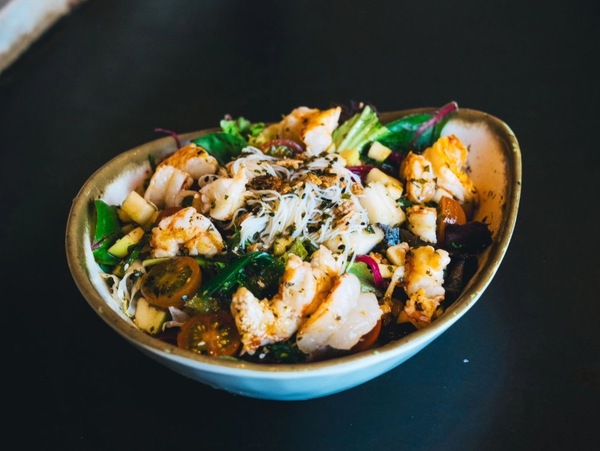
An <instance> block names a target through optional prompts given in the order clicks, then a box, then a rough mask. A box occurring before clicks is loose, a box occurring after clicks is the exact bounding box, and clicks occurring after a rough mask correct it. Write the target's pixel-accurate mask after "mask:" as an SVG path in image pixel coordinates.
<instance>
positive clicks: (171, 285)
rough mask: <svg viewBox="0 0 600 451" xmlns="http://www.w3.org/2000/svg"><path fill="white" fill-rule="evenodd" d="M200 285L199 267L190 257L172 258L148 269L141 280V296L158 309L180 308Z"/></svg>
mask: <svg viewBox="0 0 600 451" xmlns="http://www.w3.org/2000/svg"><path fill="white" fill-rule="evenodd" d="M201 283H202V272H201V271H200V265H198V262H197V261H196V260H195V259H193V258H192V257H174V258H171V259H169V260H165V261H164V262H161V263H158V264H156V265H154V266H153V267H152V268H150V271H148V272H147V273H146V274H145V275H144V277H143V279H142V286H141V290H142V295H143V296H144V297H145V298H146V300H147V301H148V302H149V303H150V304H153V305H156V306H158V307H163V308H167V307H177V308H182V307H183V306H184V304H185V301H186V300H187V299H190V298H191V297H193V296H194V295H195V294H196V292H197V291H198V288H200V284H201Z"/></svg>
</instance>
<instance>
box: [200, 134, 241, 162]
mask: <svg viewBox="0 0 600 451" xmlns="http://www.w3.org/2000/svg"><path fill="white" fill-rule="evenodd" d="M192 142H193V143H194V144H196V145H198V146H200V147H202V148H203V149H205V150H206V151H207V152H208V153H209V154H211V155H212V156H213V157H215V158H216V159H217V161H218V162H219V163H220V164H221V165H225V164H227V163H228V162H230V161H231V160H232V159H234V158H236V157H238V156H239V155H240V154H241V153H242V149H243V148H244V147H246V146H247V145H248V142H247V141H246V140H244V139H243V138H241V137H239V136H236V135H232V134H230V133H225V132H213V133H208V134H206V135H203V136H201V137H200V138H196V139H192Z"/></svg>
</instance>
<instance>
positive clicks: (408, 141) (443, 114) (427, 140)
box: [377, 102, 458, 153]
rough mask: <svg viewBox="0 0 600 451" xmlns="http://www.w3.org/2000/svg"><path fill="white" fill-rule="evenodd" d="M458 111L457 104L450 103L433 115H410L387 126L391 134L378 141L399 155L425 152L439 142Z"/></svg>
mask: <svg viewBox="0 0 600 451" xmlns="http://www.w3.org/2000/svg"><path fill="white" fill-rule="evenodd" d="M457 109H458V105H457V104H456V102H450V103H447V104H446V105H444V106H443V107H441V108H440V109H439V110H437V111H435V112H433V113H414V114H409V115H408V116H404V117H402V118H400V119H397V120H395V121H393V122H390V123H389V124H386V125H385V126H386V128H387V129H388V130H389V133H387V134H386V135H384V136H382V137H381V138H379V139H378V140H377V141H379V142H380V143H381V144H383V145H384V146H387V147H389V148H390V149H392V150H394V151H395V152H399V153H407V152H408V151H410V150H412V151H413V152H417V153H420V152H423V151H424V150H425V149H426V148H428V147H430V146H431V145H432V144H433V143H434V142H435V141H437V140H438V138H439V137H440V134H441V132H442V128H443V127H444V125H446V122H448V119H449V118H450V116H451V114H452V113H453V112H454V111H456V110H457Z"/></svg>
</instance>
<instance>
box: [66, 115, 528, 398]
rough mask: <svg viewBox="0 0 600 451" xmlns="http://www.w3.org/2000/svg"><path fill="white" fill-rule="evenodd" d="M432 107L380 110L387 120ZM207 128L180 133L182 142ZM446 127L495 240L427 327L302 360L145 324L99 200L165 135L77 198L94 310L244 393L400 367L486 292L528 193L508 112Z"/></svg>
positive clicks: (78, 240) (76, 227)
mask: <svg viewBox="0 0 600 451" xmlns="http://www.w3.org/2000/svg"><path fill="white" fill-rule="evenodd" d="M432 110H433V109H430V108H421V109H413V110H404V111H395V112H388V113H382V114H381V119H382V122H383V123H386V122H389V121H391V120H393V119H396V118H399V117H401V116H404V115H406V114H411V113H415V112H425V111H432ZM199 133H201V132H193V133H188V134H186V135H183V136H181V137H180V138H181V140H182V142H185V141H186V140H189V139H192V138H195V137H197V136H198V135H199ZM442 134H443V135H447V134H455V135H457V136H458V137H459V138H460V139H461V140H462V141H463V143H464V144H465V145H466V146H467V147H468V149H469V160H468V163H469V167H470V170H471V172H470V176H471V178H472V180H473V181H474V183H475V186H476V187H477V188H478V190H479V192H480V194H481V205H480V207H479V209H478V211H477V213H476V216H475V218H474V219H476V220H483V219H485V222H487V223H488V224H489V226H490V229H491V230H492V234H493V240H494V241H493V244H492V245H491V246H490V247H488V248H487V249H486V251H485V252H484V253H483V254H482V255H481V256H480V258H479V268H478V270H477V272H476V274H475V275H474V277H473V278H472V279H471V281H470V282H469V283H468V285H467V286H466V287H465V289H464V291H463V292H462V294H461V295H460V297H459V298H458V299H457V300H456V301H455V302H454V303H453V304H452V305H451V306H450V307H449V308H448V309H447V310H446V312H445V313H444V314H443V315H442V316H441V317H440V318H438V319H436V320H435V321H434V322H433V323H432V324H431V325H429V326H428V327H426V328H424V329H421V330H418V331H416V332H414V333H412V334H410V335H408V336H406V337H404V338H401V339H399V340H397V341H394V342H391V343H389V344H387V345H384V346H382V347H380V348H377V349H372V350H368V351H364V352H362V353H358V354H354V355H350V356H346V357H341V358H335V359H332V360H327V361H322V362H313V363H303V364H254V363H248V362H241V361H240V362H236V361H229V360H221V359H215V358H211V357H208V356H202V355H198V354H195V353H192V352H188V351H185V350H182V349H179V348H177V347H176V346H172V345H170V344H167V343H165V342H163V341H160V340H158V339H156V338H152V337H151V336H149V335H147V334H145V333H143V332H142V331H140V330H139V329H138V328H137V327H136V326H135V325H134V324H133V323H132V322H131V320H129V319H128V318H127V317H126V316H125V315H124V314H123V313H122V312H121V311H120V309H119V308H118V306H117V305H116V304H115V303H114V302H113V301H112V299H111V297H110V294H109V291H108V289H107V287H106V284H105V282H104V280H103V279H102V278H101V277H100V269H99V267H98V265H97V264H96V263H95V261H94V258H93V256H92V252H91V246H90V244H91V233H92V226H93V224H92V222H91V218H92V217H93V215H92V211H93V206H92V205H93V204H92V202H91V201H93V200H94V199H97V198H103V199H104V200H106V201H107V202H108V203H112V204H119V203H120V202H121V201H122V200H123V199H124V198H125V196H126V195H127V194H128V193H129V191H130V190H131V189H132V188H133V187H134V186H136V185H138V184H139V183H140V182H141V180H143V178H144V177H145V175H146V173H147V171H149V170H150V167H149V164H148V156H149V155H153V156H154V157H155V158H156V159H157V160H160V159H161V158H162V157H163V156H166V155H167V154H169V153H171V152H173V151H174V150H175V143H174V140H173V139H172V138H171V137H165V138H161V139H158V140H156V141H152V142H150V143H147V144H144V145H141V146H139V147H136V148H134V149H132V150H129V151H127V152H124V153H122V154H120V155H118V156H117V157H115V158H114V159H112V160H111V161H109V162H108V163H107V164H105V165H104V166H103V167H101V168H100V169H99V170H98V171H96V172H95V173H94V174H93V175H92V176H91V177H90V178H89V179H88V181H87V182H86V183H85V185H84V186H83V187H82V188H81V190H80V192H79V193H78V194H77V197H76V198H75V200H74V203H73V206H72V209H71V212H70V216H69V218H68V223H67V230H66V252H67V258H68V264H69V267H70V270H71V272H72V275H73V278H74V280H75V283H76V284H77V286H78V287H79V290H80V291H81V293H82V294H83V296H84V297H85V299H86V300H87V302H88V303H89V305H90V306H91V307H92V308H93V309H94V311H95V312H96V313H97V314H98V315H99V316H100V317H101V318H102V319H103V320H104V321H105V322H106V323H107V324H108V325H109V326H110V327H111V328H112V329H114V330H115V331H116V332H117V333H119V334H120V335H121V336H122V337H123V338H125V339H126V340H127V341H129V342H130V343H132V344H133V345H135V346H136V347H137V348H138V349H139V350H140V351H142V352H143V353H145V354H146V355H148V356H149V357H150V358H152V359H154V360H156V361H157V362H159V363H161V364H163V365H165V366H167V367H169V368H171V369H173V370H174V371H176V372H178V373H181V374H182V375H184V376H187V377H189V378H191V379H194V380H196V381H198V382H201V383H204V384H207V385H209V386H211V387H214V388H217V389H222V390H226V391H228V392H231V393H235V394H238V395H244V396H249V397H254V398H263V399H274V400H304V399H311V398H317V397H322V396H326V395H329V394H333V393H337V392H340V391H343V390H347V389H350V388H352V387H355V386H357V385H359V384H362V383H365V382H367V381H370V380H371V379H373V378H375V377H377V376H379V375H381V374H383V373H385V372H387V371H389V370H391V369H392V368H394V367H396V366H398V365H400V364H401V363H402V362H404V361H406V360H407V359H409V358H410V357H412V356H413V355H415V354H416V353H417V352H419V351H420V350H422V349H423V348H424V347H425V346H427V345H428V344H429V343H431V342H432V341H433V340H434V339H436V338H437V337H438V336H439V335H440V334H442V333H443V332H444V331H445V330H447V329H448V328H449V327H450V326H452V325H453V324H454V323H456V322H457V321H458V320H459V319H460V318H461V317H462V316H463V315H464V314H465V313H467V311H468V310H469V309H470V308H471V307H473V305H474V304H475V302H477V300H478V299H479V298H480V296H481V295H482V294H483V292H484V290H485V289H486V287H487V286H488V285H489V283H490V281H491V280H492V278H493V277H494V275H495V273H496V271H497V269H498V267H499V265H500V263H501V261H502V259H503V257H504V255H505V253H506V250H507V247H508V245H509V241H510V238H511V235H512V232H513V229H514V225H515V221H516V218H517V211H518V205H519V199H520V193H521V154H520V148H519V144H518V142H517V139H516V137H515V136H514V134H513V132H512V131H511V129H510V128H509V127H508V126H507V125H506V124H505V123H504V122H502V121H501V120H499V119H497V118H495V117H493V116H491V115H489V114H486V113H483V112H480V111H476V110H470V109H459V110H458V112H457V113H455V114H454V116H453V118H452V119H451V120H450V121H448V123H447V124H446V125H445V127H444V129H443V132H442Z"/></svg>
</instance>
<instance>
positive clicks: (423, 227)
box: [406, 205, 437, 243]
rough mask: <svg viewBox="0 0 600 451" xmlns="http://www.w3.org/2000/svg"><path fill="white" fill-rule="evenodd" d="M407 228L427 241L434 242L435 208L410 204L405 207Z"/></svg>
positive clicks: (435, 240)
mask: <svg viewBox="0 0 600 451" xmlns="http://www.w3.org/2000/svg"><path fill="white" fill-rule="evenodd" d="M406 217H407V218H408V230H410V231H411V232H412V233H414V234H415V235H417V236H418V237H420V238H421V239H423V240H425V241H427V242H429V243H436V242H437V236H436V230H437V210H436V209H435V208H434V207H424V206H422V205H412V206H410V207H408V208H407V209H406Z"/></svg>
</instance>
